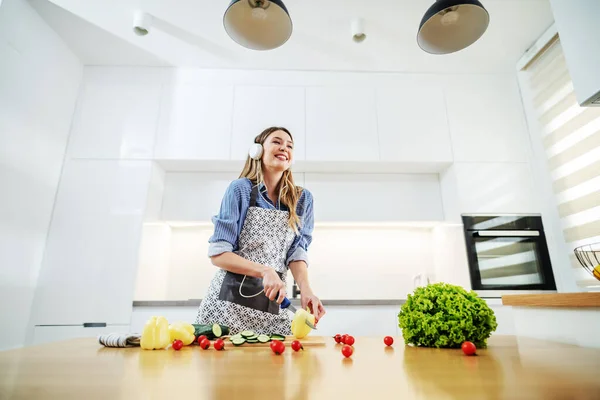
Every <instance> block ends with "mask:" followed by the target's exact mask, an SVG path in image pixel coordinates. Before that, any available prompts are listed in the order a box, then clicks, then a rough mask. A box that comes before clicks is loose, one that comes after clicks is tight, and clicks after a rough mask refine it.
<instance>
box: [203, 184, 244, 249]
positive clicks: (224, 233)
mask: <svg viewBox="0 0 600 400" xmlns="http://www.w3.org/2000/svg"><path fill="white" fill-rule="evenodd" d="M240 215H241V192H240V189H239V187H238V186H237V185H235V184H233V183H232V184H230V185H229V186H228V188H227V190H226V191H225V195H224V196H223V200H222V201H221V207H220V209H219V213H218V214H217V215H215V216H214V217H213V218H212V222H213V224H214V226H215V230H214V233H213V235H212V236H211V237H210V238H209V239H208V243H209V246H208V256H209V257H213V256H217V255H219V254H222V253H226V252H230V251H233V249H234V248H235V247H236V246H237V241H238V226H239V221H240Z"/></svg>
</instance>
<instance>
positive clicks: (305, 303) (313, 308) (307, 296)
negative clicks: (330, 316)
mask: <svg viewBox="0 0 600 400" xmlns="http://www.w3.org/2000/svg"><path fill="white" fill-rule="evenodd" d="M300 304H301V305H302V308H303V309H305V310H306V307H308V308H309V310H310V312H311V314H313V315H314V316H315V324H317V323H318V322H319V320H320V319H321V318H322V317H323V315H325V307H323V303H321V300H319V298H318V297H317V296H315V294H314V293H312V292H309V293H303V292H300Z"/></svg>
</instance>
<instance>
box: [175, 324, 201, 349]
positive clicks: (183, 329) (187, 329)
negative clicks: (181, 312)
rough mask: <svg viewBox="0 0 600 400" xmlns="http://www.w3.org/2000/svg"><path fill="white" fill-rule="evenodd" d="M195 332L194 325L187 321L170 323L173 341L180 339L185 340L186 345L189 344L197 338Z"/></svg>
mask: <svg viewBox="0 0 600 400" xmlns="http://www.w3.org/2000/svg"><path fill="white" fill-rule="evenodd" d="M194 332H195V328H194V326H193V325H192V324H188V323H185V322H175V323H173V324H171V325H169V336H170V337H171V342H173V341H174V340H176V339H179V340H181V341H182V342H183V345H184V346H188V345H190V344H191V343H192V342H193V341H194V339H195V338H196V336H195V335H194Z"/></svg>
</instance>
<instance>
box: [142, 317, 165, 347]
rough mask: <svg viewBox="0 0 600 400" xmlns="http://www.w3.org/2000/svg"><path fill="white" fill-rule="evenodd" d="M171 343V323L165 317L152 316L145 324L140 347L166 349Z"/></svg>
mask: <svg viewBox="0 0 600 400" xmlns="http://www.w3.org/2000/svg"><path fill="white" fill-rule="evenodd" d="M170 343H171V338H170V335H169V323H168V322H167V320H166V318H165V317H151V318H150V319H149V320H148V321H147V322H146V325H145V326H144V330H143V331H142V338H141V339H140V347H141V348H142V349H144V350H155V349H165V348H167V346H168V345H169V344H170Z"/></svg>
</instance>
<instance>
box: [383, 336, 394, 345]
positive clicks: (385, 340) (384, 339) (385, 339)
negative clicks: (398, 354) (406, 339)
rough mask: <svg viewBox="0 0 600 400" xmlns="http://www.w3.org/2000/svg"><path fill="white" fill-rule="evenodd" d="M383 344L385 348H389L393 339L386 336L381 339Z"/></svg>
mask: <svg viewBox="0 0 600 400" xmlns="http://www.w3.org/2000/svg"><path fill="white" fill-rule="evenodd" d="M383 343H385V345H386V346H391V345H392V344H394V338H393V337H391V336H386V337H384V338H383Z"/></svg>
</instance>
